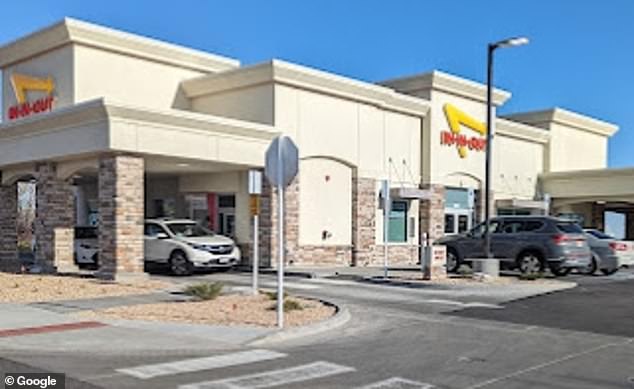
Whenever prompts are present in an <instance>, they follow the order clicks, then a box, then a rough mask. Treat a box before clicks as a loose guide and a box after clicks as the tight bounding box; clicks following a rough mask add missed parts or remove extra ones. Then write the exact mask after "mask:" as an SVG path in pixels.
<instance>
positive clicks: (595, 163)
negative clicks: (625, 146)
mask: <svg viewBox="0 0 634 389" xmlns="http://www.w3.org/2000/svg"><path fill="white" fill-rule="evenodd" d="M550 134H551V140H550V146H549V147H548V164H547V166H546V171H547V172H560V171H566V170H585V169H601V168H605V167H607V153H608V138H607V137H606V136H604V135H599V134H596V133H592V132H589V131H584V130H580V129H577V128H572V127H568V126H565V125H562V124H559V123H553V124H552V125H551V126H550Z"/></svg>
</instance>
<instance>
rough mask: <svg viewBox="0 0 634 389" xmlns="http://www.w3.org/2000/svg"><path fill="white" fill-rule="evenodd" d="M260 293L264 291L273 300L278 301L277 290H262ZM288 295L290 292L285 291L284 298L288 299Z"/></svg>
mask: <svg viewBox="0 0 634 389" xmlns="http://www.w3.org/2000/svg"><path fill="white" fill-rule="evenodd" d="M260 293H263V294H264V295H265V296H266V297H268V298H269V300H271V301H277V292H268V291H260ZM287 297H288V293H286V292H284V299H286V298H287Z"/></svg>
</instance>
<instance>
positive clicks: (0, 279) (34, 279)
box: [0, 273, 171, 303]
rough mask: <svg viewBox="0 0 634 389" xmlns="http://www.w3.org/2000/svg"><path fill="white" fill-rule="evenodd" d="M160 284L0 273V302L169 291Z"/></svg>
mask: <svg viewBox="0 0 634 389" xmlns="http://www.w3.org/2000/svg"><path fill="white" fill-rule="evenodd" d="M170 286H171V284H170V283H167V282H163V281H149V280H148V281H140V282H135V283H129V284H126V283H117V282H109V281H108V282H106V281H100V280H96V279H89V278H76V277H68V276H64V277H62V276H54V275H32V274H7V273H0V303H33V302H42V301H59V300H76V299H84V298H96V297H107V296H124V295H132V294H145V293H154V292H156V291H157V290H162V289H166V288H169V287H170Z"/></svg>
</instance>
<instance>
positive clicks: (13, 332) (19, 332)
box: [0, 321, 107, 338]
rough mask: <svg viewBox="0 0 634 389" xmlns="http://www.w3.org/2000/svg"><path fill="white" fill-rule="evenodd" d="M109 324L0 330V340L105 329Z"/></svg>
mask: <svg viewBox="0 0 634 389" xmlns="http://www.w3.org/2000/svg"><path fill="white" fill-rule="evenodd" d="M106 325H107V324H104V323H100V322H98V321H80V322H75V323H64V324H51V325H45V326H39V327H22V328H12V329H10V330H0V338H8V337H12V336H24V335H37V334H47V333H51V332H62V331H71V330H84V329H88V328H99V327H105V326H106Z"/></svg>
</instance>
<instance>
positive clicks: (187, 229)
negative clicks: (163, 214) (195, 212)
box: [166, 223, 214, 238]
mask: <svg viewBox="0 0 634 389" xmlns="http://www.w3.org/2000/svg"><path fill="white" fill-rule="evenodd" d="M166 225H167V228H169V230H170V231H171V232H172V234H174V235H176V236H179V237H183V238H195V237H201V236H210V235H213V234H214V233H213V232H212V231H211V230H208V229H206V228H205V227H203V226H201V225H199V224H196V223H169V224H166Z"/></svg>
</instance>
